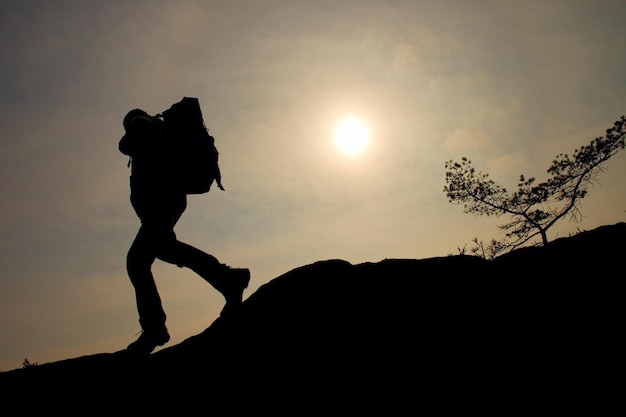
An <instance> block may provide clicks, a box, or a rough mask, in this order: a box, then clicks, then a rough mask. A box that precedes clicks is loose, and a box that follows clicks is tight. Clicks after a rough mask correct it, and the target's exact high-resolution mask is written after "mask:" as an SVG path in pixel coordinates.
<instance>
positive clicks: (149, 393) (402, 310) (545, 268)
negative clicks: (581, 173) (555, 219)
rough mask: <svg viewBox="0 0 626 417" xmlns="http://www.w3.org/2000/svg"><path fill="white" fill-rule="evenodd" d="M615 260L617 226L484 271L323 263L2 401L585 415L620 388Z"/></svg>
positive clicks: (5, 388)
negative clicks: (202, 323) (140, 347)
mask: <svg viewBox="0 0 626 417" xmlns="http://www.w3.org/2000/svg"><path fill="white" fill-rule="evenodd" d="M625 248H626V223H618V224H615V225H611V226H605V227H600V228H597V229H595V230H592V231H586V232H582V233H579V234H577V235H575V236H572V237H568V238H562V239H558V240H555V241H554V242H552V243H550V244H549V245H548V246H546V247H535V248H525V249H520V250H517V251H515V252H512V253H510V254H507V255H504V256H501V257H499V258H496V259H495V260H493V261H486V260H483V259H480V258H477V257H472V256H462V255H457V256H446V257H439V258H430V259H421V260H416V259H385V260H383V261H380V262H375V263H364V264H358V265H352V264H350V263H348V262H346V261H343V260H325V261H320V262H316V263H314V264H311V265H306V266H302V267H300V268H297V269H294V270H292V271H289V272H287V273H286V274H284V275H282V276H279V277H277V278H275V279H273V280H272V281H270V282H268V283H267V284H265V285H263V286H262V287H261V288H259V289H258V290H257V291H256V292H255V293H254V294H252V295H251V296H249V297H248V299H247V300H246V301H245V302H244V304H243V306H242V308H241V311H240V313H239V314H238V315H237V316H236V317H230V318H228V319H218V320H216V321H215V322H214V323H213V324H212V325H211V326H210V327H209V328H208V329H206V330H205V331H204V332H202V333H201V334H199V335H196V336H194V337H191V338H189V339H187V340H185V341H184V342H182V343H180V344H178V345H175V346H171V347H169V348H167V349H163V350H161V351H159V352H157V353H155V354H153V355H151V356H150V357H148V358H145V359H143V360H136V359H133V358H129V357H127V356H126V355H125V352H124V351H121V352H114V353H100V354H94V355H89V356H84V357H79V358H71V359H67V360H64V361H59V362H53V363H47V364H42V365H37V366H32V367H28V368H25V369H17V370H13V371H9V372H2V373H0V393H1V395H2V396H3V401H2V403H3V405H4V407H11V409H22V410H23V411H25V412H26V411H28V410H34V409H37V408H41V409H43V410H45V411H54V410H59V411H64V412H68V411H69V410H77V411H80V410H83V411H84V412H85V413H88V414H93V412H96V411H97V412H105V411H106V412H109V411H126V412H134V411H135V410H140V411H144V412H154V411H156V412H159V411H162V412H163V413H165V412H167V413H169V412H170V411H176V414H181V413H182V412H183V410H191V411H194V412H197V411H198V410H201V411H208V412H210V411H216V410H222V412H223V411H226V412H228V414H240V413H243V412H250V411H256V412H276V411H280V410H283V411H288V412H290V414H297V415H299V414H303V413H304V412H313V411H314V410H315V411H317V412H323V411H327V412H330V411H332V412H334V413H350V414H355V413H357V412H359V413H360V412H363V411H368V412H372V413H376V412H384V413H385V415H389V414H392V415H395V414H398V413H399V411H402V412H403V414H404V413H407V414H408V413H411V414H415V413H416V412H417V411H427V410H435V411H436V412H437V413H443V412H446V411H450V410H452V409H455V410H459V409H462V410H473V411H489V410H492V411H498V410H499V411H504V410H506V411H504V412H507V413H508V412H511V411H512V410H516V411H517V410H520V411H526V412H528V411H532V412H538V411H539V410H542V411H547V412H551V411H553V410H554V411H555V412H556V411H557V410H558V412H563V410H564V409H565V408H566V407H572V408H573V409H576V410H578V411H584V410H585V409H588V410H589V411H591V410H593V411H594V413H597V412H598V411H599V410H600V409H601V408H602V407H606V406H607V405H608V404H610V401H611V400H612V399H613V394H615V395H617V383H616V382H613V379H612V377H615V376H618V377H621V373H620V374H619V375H614V374H617V370H618V366H617V364H618V360H620V359H621V356H622V355H621V353H622V352H619V356H618V346H621V343H620V344H618V343H619V342H618V340H620V339H621V338H620V339H618V338H619V334H620V333H621V331H622V327H621V325H622V322H623V319H622V318H623V316H624V315H623V310H624V309H623V307H622V306H623V300H622V298H623V290H622V280H623V275H622V274H623V271H622V270H621V267H622V258H621V257H622V256H624V249H625ZM620 379H621V378H620ZM15 407H17V408H15ZM84 407H86V408H84ZM433 407H434V408H433ZM502 407H504V408H502Z"/></svg>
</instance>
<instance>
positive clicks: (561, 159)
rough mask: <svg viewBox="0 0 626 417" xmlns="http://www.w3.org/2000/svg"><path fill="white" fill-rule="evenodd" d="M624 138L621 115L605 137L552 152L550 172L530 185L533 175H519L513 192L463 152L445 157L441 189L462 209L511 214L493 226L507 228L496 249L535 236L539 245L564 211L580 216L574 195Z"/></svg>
mask: <svg viewBox="0 0 626 417" xmlns="http://www.w3.org/2000/svg"><path fill="white" fill-rule="evenodd" d="M625 138H626V117H625V116H622V117H621V118H620V119H619V120H617V121H616V122H615V123H614V125H613V127H611V128H610V129H607V131H606V135H605V136H602V137H597V138H596V139H594V140H592V141H591V143H590V144H589V145H587V146H583V147H581V148H580V149H577V150H575V151H574V155H573V156H572V157H570V156H569V155H567V154H559V155H557V156H556V159H555V160H553V161H552V165H550V167H549V168H548V174H550V175H551V177H550V179H548V180H547V181H545V182H542V183H539V184H535V178H528V179H527V178H526V177H525V176H524V175H521V176H520V180H519V184H518V191H517V192H515V193H513V194H510V193H509V192H508V191H507V190H506V189H505V188H503V187H500V186H499V185H497V184H496V183H495V182H493V181H492V180H491V179H490V178H489V174H483V173H481V172H480V171H479V172H476V170H475V169H474V168H473V167H472V165H471V164H472V162H471V161H470V160H468V159H467V158H466V157H463V158H461V162H460V163H458V162H454V161H452V160H450V161H448V162H446V163H445V168H446V185H445V186H444V188H443V190H444V192H445V193H446V195H447V197H448V200H449V201H450V202H451V203H455V204H463V210H464V212H465V213H472V214H475V215H486V216H501V215H505V214H508V215H510V216H512V218H513V219H512V220H511V221H510V222H509V223H505V224H502V225H499V226H498V227H499V228H500V229H502V230H505V231H507V233H506V239H505V240H504V241H500V242H497V244H498V245H499V247H497V248H496V249H497V250H498V252H502V251H503V250H504V249H505V248H506V249H509V250H510V249H513V248H516V247H519V246H521V245H523V244H524V243H526V242H528V241H529V240H530V239H532V238H533V237H535V236H537V235H540V236H541V242H542V244H544V245H545V244H547V243H548V236H547V230H548V229H549V228H550V227H552V226H553V225H554V224H555V223H556V222H557V221H558V220H560V219H561V218H563V217H564V216H566V215H569V216H570V218H571V220H573V221H578V220H579V219H580V218H581V214H580V210H579V208H580V200H582V199H583V198H585V196H586V195H587V189H588V188H589V185H590V184H591V183H593V182H597V177H598V176H599V174H600V173H601V172H604V171H605V169H603V168H602V167H601V165H602V163H604V162H606V161H607V160H608V159H609V158H611V157H612V156H613V155H615V154H616V153H617V152H618V151H619V150H620V149H624V140H625ZM508 239H513V240H512V241H509V240H508ZM496 253H497V252H496ZM493 256H495V254H493Z"/></svg>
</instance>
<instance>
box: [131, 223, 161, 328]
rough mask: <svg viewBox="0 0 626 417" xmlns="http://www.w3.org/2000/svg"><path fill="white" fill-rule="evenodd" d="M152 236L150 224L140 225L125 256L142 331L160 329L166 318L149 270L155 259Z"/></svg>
mask: <svg viewBox="0 0 626 417" xmlns="http://www.w3.org/2000/svg"><path fill="white" fill-rule="evenodd" d="M153 236H154V233H152V231H151V230H150V225H145V224H144V225H142V226H141V227H140V228H139V232H138V233H137V236H136V237H135V240H134V241H133V244H132V245H131V247H130V249H129V251H128V255H127V257H126V269H127V271H128V276H129V277H130V281H131V283H132V284H133V287H134V288H135V298H136V300H137V311H138V313H139V323H140V324H141V328H142V329H143V330H144V331H153V330H154V331H162V330H163V329H165V320H166V315H165V312H164V311H163V307H162V304H161V297H160V296H159V292H158V290H157V287H156V283H155V282H154V277H153V275H152V271H151V267H152V264H153V263H154V260H155V259H156V249H155V245H154V240H153Z"/></svg>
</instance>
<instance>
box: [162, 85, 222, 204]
mask: <svg viewBox="0 0 626 417" xmlns="http://www.w3.org/2000/svg"><path fill="white" fill-rule="evenodd" d="M156 117H158V118H159V119H162V120H163V136H164V141H165V147H166V152H167V159H168V165H169V166H168V171H169V172H170V174H171V175H172V177H173V179H174V182H175V183H176V185H177V186H178V187H180V188H181V189H182V190H183V191H184V192H185V193H186V194H203V193H206V192H208V191H209V190H210V188H211V185H212V184H213V182H216V183H217V186H218V188H219V189H221V190H224V187H222V178H221V174H220V168H219V165H218V156H219V153H218V151H217V148H216V147H215V139H214V138H213V136H211V135H210V134H209V132H208V130H207V128H206V126H205V125H204V119H203V118H202V111H201V110H200V102H199V101H198V99H197V98H194V97H183V99H182V100H181V101H179V102H178V103H174V104H173V105H172V106H171V107H170V108H169V109H167V110H165V111H163V112H162V113H161V114H158V115H156Z"/></svg>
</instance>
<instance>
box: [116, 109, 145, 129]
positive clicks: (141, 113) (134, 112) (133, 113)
mask: <svg viewBox="0 0 626 417" xmlns="http://www.w3.org/2000/svg"><path fill="white" fill-rule="evenodd" d="M147 115H148V113H146V112H145V111H143V110H141V109H132V110H131V111H129V112H128V113H126V116H124V121H123V122H122V124H123V125H124V130H128V125H129V124H130V121H131V120H133V119H134V118H135V117H137V116H147Z"/></svg>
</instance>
